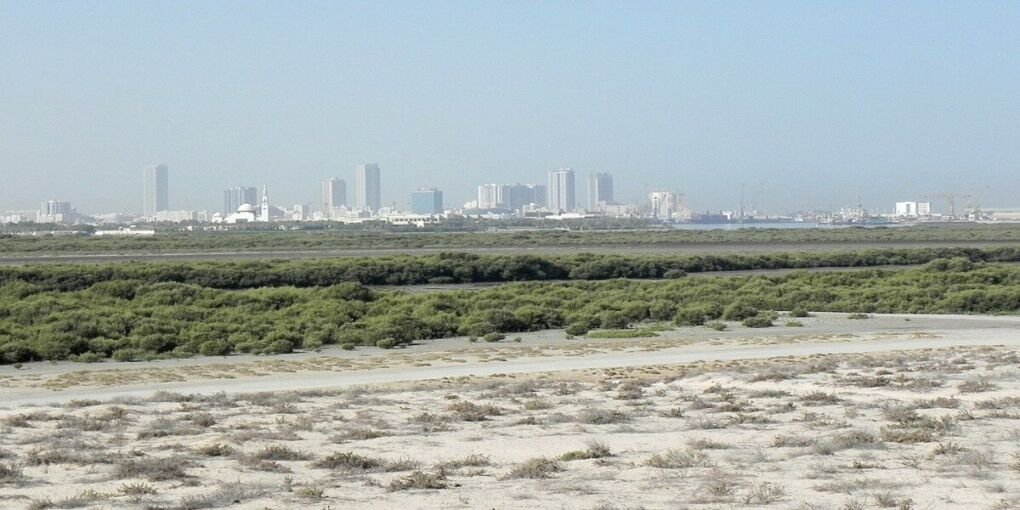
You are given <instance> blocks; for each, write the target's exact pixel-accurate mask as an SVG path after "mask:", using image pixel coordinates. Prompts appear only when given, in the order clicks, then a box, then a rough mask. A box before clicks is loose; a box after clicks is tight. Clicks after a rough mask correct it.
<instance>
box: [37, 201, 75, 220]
mask: <svg viewBox="0 0 1020 510" xmlns="http://www.w3.org/2000/svg"><path fill="white" fill-rule="evenodd" d="M71 210H72V209H71V202H63V201H60V200H47V201H46V202H43V203H42V205H41V206H39V214H41V215H43V216H56V215H58V214H71Z"/></svg>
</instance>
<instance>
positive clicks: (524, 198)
mask: <svg viewBox="0 0 1020 510" xmlns="http://www.w3.org/2000/svg"><path fill="white" fill-rule="evenodd" d="M509 188H510V190H509V198H508V199H507V201H506V203H507V208H509V209H513V210H521V209H522V208H524V207H525V206H527V205H531V204H534V205H535V206H536V207H545V204H546V197H545V194H546V188H545V186H543V185H541V184H513V185H511V186H510V187H509Z"/></svg>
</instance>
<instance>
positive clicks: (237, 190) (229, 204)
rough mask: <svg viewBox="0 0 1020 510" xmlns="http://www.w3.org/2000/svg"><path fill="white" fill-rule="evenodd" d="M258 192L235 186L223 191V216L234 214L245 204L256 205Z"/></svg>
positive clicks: (250, 188) (246, 187) (253, 189)
mask: <svg viewBox="0 0 1020 510" xmlns="http://www.w3.org/2000/svg"><path fill="white" fill-rule="evenodd" d="M258 197H259V195H258V190H257V189H255V188H252V187H248V186H235V187H233V188H227V189H225V190H223V214H225V215H226V214H234V213H236V212H237V209H238V208H239V207H241V206H242V205H244V204H248V205H255V202H256V201H257V200H258V199H259V198H258Z"/></svg>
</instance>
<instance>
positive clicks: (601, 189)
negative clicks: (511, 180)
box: [475, 168, 614, 213]
mask: <svg viewBox="0 0 1020 510" xmlns="http://www.w3.org/2000/svg"><path fill="white" fill-rule="evenodd" d="M613 204H614V202H613V176H612V175H609V174H607V173H593V174H591V176H589V178H588V203H587V209H586V210H587V211H589V212H597V211H602V210H604V209H605V208H606V207H607V206H609V205H613ZM475 207H476V208H478V209H486V210H510V211H525V210H528V209H533V210H540V209H545V210H548V211H550V212H554V213H569V212H575V211H577V210H578V209H580V207H578V204H577V184H576V179H575V175H574V170H573V169H571V168H560V169H557V170H553V171H552V172H549V184H548V185H541V184H482V185H480V186H478V198H477V200H476V202H475Z"/></svg>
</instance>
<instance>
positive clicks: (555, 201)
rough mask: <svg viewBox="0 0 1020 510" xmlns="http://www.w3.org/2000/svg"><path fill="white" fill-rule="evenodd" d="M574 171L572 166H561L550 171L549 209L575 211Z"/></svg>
mask: <svg viewBox="0 0 1020 510" xmlns="http://www.w3.org/2000/svg"><path fill="white" fill-rule="evenodd" d="M574 193H575V190H574V171H573V170H572V169H570V168H560V169H558V170H553V171H552V172H549V204H548V206H549V209H551V210H553V211H562V212H568V211H573V210H574V207H575V205H576V200H575V199H574Z"/></svg>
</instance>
